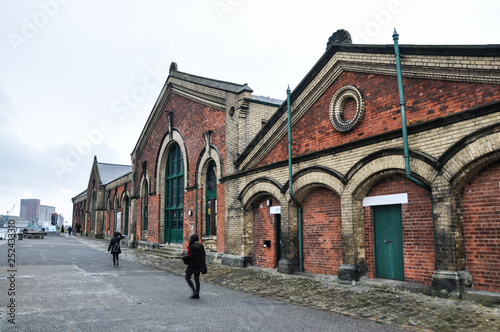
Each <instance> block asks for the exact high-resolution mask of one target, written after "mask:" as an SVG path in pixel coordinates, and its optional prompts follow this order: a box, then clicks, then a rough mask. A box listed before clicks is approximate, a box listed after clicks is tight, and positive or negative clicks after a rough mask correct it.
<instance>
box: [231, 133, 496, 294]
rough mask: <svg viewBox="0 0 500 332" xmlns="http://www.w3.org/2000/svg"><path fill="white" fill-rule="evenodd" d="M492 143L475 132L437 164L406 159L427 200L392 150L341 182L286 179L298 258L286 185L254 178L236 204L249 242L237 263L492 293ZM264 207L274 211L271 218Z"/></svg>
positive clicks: (313, 175)
mask: <svg viewBox="0 0 500 332" xmlns="http://www.w3.org/2000/svg"><path fill="white" fill-rule="evenodd" d="M486 131H489V130H488V129H486ZM464 142H467V143H466V144H464ZM499 142H500V140H499V136H498V134H497V133H496V132H492V131H489V133H488V134H486V135H485V131H484V130H482V131H480V132H477V133H475V134H473V135H469V137H466V138H464V139H463V140H462V141H461V142H459V143H457V144H456V145H454V146H453V147H451V148H450V149H449V150H447V151H446V152H445V153H444V154H443V156H442V157H441V158H440V159H438V160H435V159H433V158H431V157H429V156H426V155H424V154H422V153H412V159H411V168H412V172H413V175H414V176H415V177H417V178H418V179H420V180H421V181H423V182H424V183H426V184H428V185H429V186H430V187H431V188H432V192H428V191H427V190H425V189H423V188H421V187H419V186H417V185H415V184H414V183H413V182H411V181H409V180H408V179H406V177H405V173H404V172H405V167H404V160H403V156H402V153H400V152H399V151H398V150H395V149H390V150H384V151H378V152H376V153H374V154H372V155H370V156H367V157H366V158H364V159H363V160H362V161H360V162H358V163H357V164H355V165H354V166H353V167H352V168H351V170H350V171H349V172H347V173H346V176H342V175H341V174H340V173H339V172H336V171H335V170H332V169H328V168H325V167H320V166H313V167H307V168H304V169H302V170H301V171H299V172H297V173H295V174H294V176H293V186H294V187H293V191H294V193H295V195H294V196H295V198H296V199H297V201H298V202H299V204H300V206H301V208H302V225H301V227H302V243H301V244H302V246H303V248H302V250H301V251H302V252H301V253H300V252H299V249H300V248H299V247H300V246H299V243H298V242H299V234H298V233H299V225H298V223H299V220H298V215H297V214H298V212H297V206H296V204H294V202H293V200H292V198H291V197H290V196H289V192H288V184H287V183H283V184H281V183H279V182H278V181H276V180H274V179H273V178H271V177H261V178H258V179H255V180H253V181H251V182H250V183H248V184H247V185H246V186H245V187H244V188H243V190H241V192H240V197H239V199H240V201H241V204H242V206H243V209H244V211H245V212H244V214H245V217H244V219H245V223H244V228H245V231H246V232H247V233H248V234H250V235H251V236H250V238H251V240H250V241H248V242H247V243H246V244H245V245H246V248H245V251H246V252H245V254H246V255H249V256H252V257H253V259H254V261H255V263H256V264H257V265H260V266H264V267H276V266H278V265H279V261H280V260H281V259H297V258H299V259H300V257H299V256H301V255H303V266H304V270H305V271H306V272H313V273H324V274H338V273H339V269H340V268H341V267H342V265H346V264H352V265H361V266H363V265H365V266H366V272H367V274H368V275H369V277H371V278H377V277H378V278H389V279H395V280H404V281H406V282H410V283H420V284H430V283H431V281H432V277H433V274H434V273H435V272H436V271H454V272H456V271H465V273H467V274H468V273H470V275H471V276H472V280H473V287H475V288H478V289H486V290H495V291H500V271H497V269H498V268H497V267H498V266H500V265H499V263H500V253H499V252H498V250H497V249H498V245H499V244H500V220H499V219H498V216H499V215H500V193H499V192H500V186H499V185H500V152H499V151H500V149H499V147H500V145H499ZM459 146H460V148H459ZM405 197H406V198H405ZM367 198H372V199H368V200H367ZM384 199H385V200H386V201H385V202H384V201H383V200H384ZM387 199H389V200H388V201H387ZM268 202H271V204H268ZM373 202H375V203H373ZM268 205H270V206H280V207H281V213H280V214H279V217H278V216H277V215H276V214H271V213H270V207H269V206H268ZM381 216H383V217H381ZM393 219H394V220H395V221H390V220H393ZM381 220H389V221H381ZM391 223H394V224H395V226H394V225H392V224H391ZM393 229H395V230H393ZM388 230H390V231H388ZM391 232H392V233H391ZM278 233H280V234H278ZM393 233H394V234H393ZM386 237H387V238H386ZM393 238H397V239H398V241H396V242H398V243H395V240H391V239H393ZM266 240H267V241H271V247H270V248H269V247H265V246H264V245H263V243H264V241H266ZM279 241H281V243H279ZM273 243H274V245H273Z"/></svg>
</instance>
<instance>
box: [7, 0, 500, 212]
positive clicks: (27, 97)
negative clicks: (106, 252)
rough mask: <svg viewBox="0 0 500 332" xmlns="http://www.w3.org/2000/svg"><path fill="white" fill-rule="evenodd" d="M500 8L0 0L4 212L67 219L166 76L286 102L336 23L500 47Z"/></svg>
mask: <svg viewBox="0 0 500 332" xmlns="http://www.w3.org/2000/svg"><path fill="white" fill-rule="evenodd" d="M499 17H500V2H498V1H497V0H491V1H481V0H479V1H474V2H473V1H416V0H414V1H405V0H382V1H374V0H370V1H354V0H353V1H331V0H330V1H327V0H323V1H316V0H308V1H295V0H287V1H285V0H279V1H273V0H199V1H194V0H191V1H180V0H179V1H169V0H147V1H139V0H100V1H96V0H22V1H7V0H1V1H0V36H1V38H0V50H1V52H0V143H1V145H0V153H1V159H0V160H1V166H0V167H1V172H0V214H5V213H6V212H7V211H10V210H11V208H12V206H13V205H14V204H15V205H16V206H15V209H14V210H13V211H12V214H13V215H19V206H20V199H21V198H38V199H40V200H41V204H43V205H49V206H55V207H56V211H57V212H59V213H63V215H64V217H65V218H66V219H69V220H71V215H72V203H71V198H72V197H74V196H76V195H77V194H79V193H80V192H82V191H83V190H85V189H86V186H87V183H88V180H89V175H90V170H91V166H92V161H93V158H94V155H97V159H98V161H100V162H105V163H115V164H130V163H131V162H130V153H131V152H132V150H133V148H134V146H135V143H136V142H137V139H138V138H139V135H140V133H141V131H142V129H143V126H144V124H145V122H146V119H147V117H148V115H149V113H150V112H151V110H152V107H153V105H154V103H155V101H156V98H157V97H158V94H159V92H160V90H161V87H162V85H163V83H164V82H165V80H166V78H167V76H168V69H169V66H170V63H171V62H172V61H175V62H177V64H178V68H179V70H180V71H183V72H187V73H190V74H195V75H199V76H204V77H209V78H215V79H219V80H224V81H230V82H234V83H239V84H243V83H248V85H249V86H250V87H251V88H252V89H253V90H254V94H255V95H262V96H269V97H273V98H278V99H285V98H286V88H287V86H288V85H290V88H291V89H292V90H293V89H294V88H295V87H296V86H297V85H298V83H299V82H300V80H301V79H302V78H303V77H304V76H305V75H306V74H307V72H308V71H309V70H310V69H311V67H312V66H313V65H314V64H315V63H316V61H317V60H318V59H319V58H320V56H321V55H322V54H323V52H324V51H325V47H326V43H327V41H328V38H329V37H330V36H331V34H332V33H333V32H335V31H336V30H338V29H346V30H348V31H349V32H350V33H351V36H352V39H353V43H360V44H392V43H393V41H392V33H393V30H394V28H396V29H397V31H398V33H399V35H400V44H500V19H499Z"/></svg>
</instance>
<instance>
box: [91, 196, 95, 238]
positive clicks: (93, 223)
mask: <svg viewBox="0 0 500 332" xmlns="http://www.w3.org/2000/svg"><path fill="white" fill-rule="evenodd" d="M95 196H96V195H95V193H93V194H92V225H91V227H90V229H94V227H95V205H96V197H95Z"/></svg>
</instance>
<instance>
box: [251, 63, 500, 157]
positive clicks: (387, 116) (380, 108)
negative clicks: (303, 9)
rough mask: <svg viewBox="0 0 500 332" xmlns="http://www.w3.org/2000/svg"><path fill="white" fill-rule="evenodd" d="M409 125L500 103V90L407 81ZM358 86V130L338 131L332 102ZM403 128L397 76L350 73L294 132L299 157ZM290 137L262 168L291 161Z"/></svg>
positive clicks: (349, 108)
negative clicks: (360, 115)
mask: <svg viewBox="0 0 500 332" xmlns="http://www.w3.org/2000/svg"><path fill="white" fill-rule="evenodd" d="M403 84H404V88H405V100H406V105H407V109H406V111H407V115H406V119H407V121H408V123H409V124H410V125H411V124H416V123H418V122H423V121H428V120H432V119H436V118H439V117H443V116H446V115H449V114H453V113H457V112H460V111H464V110H467V109H469V108H471V107H474V106H478V105H483V104H486V103H489V102H492V101H497V100H500V86H498V85H488V84H479V83H462V82H448V81H446V82H445V81H442V82H440V81H431V80H424V79H410V78H408V79H404V80H403ZM345 85H353V86H356V87H357V88H358V89H359V90H360V91H361V93H362V95H363V97H364V99H365V115H364V118H363V120H362V121H361V122H360V123H359V124H358V125H357V126H356V127H354V128H353V130H351V131H349V132H346V133H341V132H338V131H336V130H335V129H334V128H333V126H332V124H331V122H330V118H329V107H330V102H331V99H332V97H333V95H334V94H335V92H336V91H337V90H338V89H339V88H341V87H343V86H345ZM352 106H353V105H352V103H351V104H349V103H347V105H346V108H345V111H346V113H345V117H346V118H347V119H349V118H350V117H352ZM397 128H401V117H400V106H399V95H398V85H397V80H396V77H391V76H383V75H374V74H364V73H352V72H347V73H343V74H341V75H340V77H339V78H338V79H337V80H336V81H335V82H334V83H333V84H332V86H331V87H329V88H328V89H327V91H326V92H325V93H324V94H323V96H321V97H320V98H319V99H318V100H317V101H316V102H315V103H314V105H313V106H311V108H310V109H309V110H308V111H307V113H306V114H305V115H304V116H303V117H302V118H301V119H300V120H299V122H298V123H296V124H295V125H294V126H293V128H292V136H293V141H294V143H297V144H295V145H294V146H293V155H294V156H297V155H302V154H306V153H311V152H315V151H320V150H323V149H326V148H329V147H332V146H337V145H341V144H345V143H348V142H350V141H355V140H359V139H361V138H366V137H370V136H374V135H378V134H382V133H385V132H389V131H392V130H395V129H397ZM287 140H288V137H287V135H285V136H284V137H283V138H282V139H281V140H280V142H279V143H278V144H277V145H276V146H275V147H274V148H273V150H272V151H271V152H270V153H269V154H268V155H267V156H266V158H264V159H263V160H262V161H261V163H260V165H261V166H262V165H267V164H270V163H273V162H276V161H280V160H283V159H286V156H287V151H288V150H287V149H288V145H287Z"/></svg>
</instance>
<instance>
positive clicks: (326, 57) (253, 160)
mask: <svg viewBox="0 0 500 332" xmlns="http://www.w3.org/2000/svg"><path fill="white" fill-rule="evenodd" d="M399 49H400V53H401V56H402V57H403V59H404V57H405V56H421V57H425V56H428V57H495V58H498V57H500V45H497V44H491V45H399ZM364 54H371V55H377V56H379V57H380V58H381V59H382V61H381V62H377V61H378V59H376V57H373V59H372V60H371V62H366V58H365V57H363V55H364ZM393 55H394V45H393V44H387V45H364V44H344V43H338V44H335V43H334V44H332V45H331V46H329V47H328V48H327V50H326V51H325V53H324V54H323V55H322V56H321V58H320V59H319V60H318V61H317V62H316V64H315V65H314V66H313V67H312V68H311V70H310V71H309V72H308V73H307V74H306V76H305V77H304V78H303V79H302V81H301V82H300V83H299V84H298V85H297V87H296V88H295V89H294V90H293V91H292V93H291V95H290V103H291V104H292V118H293V109H294V105H293V104H294V102H296V101H297V100H298V99H299V98H300V97H301V96H304V95H306V94H307V93H308V90H307V89H308V88H310V86H311V84H312V83H313V82H314V80H315V79H316V78H317V77H318V76H325V75H327V74H326V73H325V72H324V70H325V69H324V68H325V67H326V66H327V65H328V64H329V63H330V64H331V63H332V61H335V62H336V63H337V64H338V65H337V68H338V70H340V71H342V70H353V71H361V72H373V73H379V74H384V75H395V73H396V66H395V64H393V63H392V62H394V60H392V59H393ZM450 67H453V64H451V65H450ZM420 68H421V66H420V65H414V66H411V67H410V66H406V67H405V68H403V76H405V74H406V75H413V73H412V72H411V71H414V70H420ZM446 69H448V68H446ZM426 70H427V71H428V74H427V75H431V73H436V72H437V71H441V72H443V73H445V74H444V75H443V77H441V79H449V78H447V77H446V70H445V69H444V68H440V67H439V65H434V67H432V68H431V67H429V68H426ZM453 70H455V71H456V72H457V73H458V74H457V76H458V75H462V76H461V77H460V78H459V79H458V80H467V79H468V78H467V76H468V74H470V71H472V72H474V74H475V75H477V76H478V77H481V76H487V75H489V74H488V73H487V71H486V70H484V71H481V70H479V69H477V70H472V69H465V68H463V69H457V68H453ZM483 72H484V73H483ZM408 73H409V74H408ZM423 75H424V76H422V77H425V74H423ZM414 77H416V76H414ZM450 77H453V78H454V79H456V77H454V76H450ZM488 79H489V80H490V81H492V82H493V81H494V82H495V83H496V84H498V81H499V80H500V78H499V76H498V75H496V76H494V77H489V78H488ZM298 103H300V101H299V102H298ZM286 112H287V103H286V102H283V104H281V106H280V107H279V108H278V110H277V111H276V113H274V114H273V116H272V117H271V118H270V119H269V121H268V122H267V123H266V125H265V126H264V127H263V128H262V129H261V130H260V131H259V132H258V133H257V135H256V136H255V137H254V138H253V139H252V141H250V143H249V144H248V145H247V146H246V148H245V149H244V150H243V151H242V153H241V155H240V156H239V157H238V158H237V159H236V161H235V165H236V167H238V168H240V167H242V169H248V168H251V167H255V165H256V164H258V162H259V161H260V160H261V158H262V157H263V156H264V155H265V154H266V153H267V152H268V151H270V149H271V148H272V144H275V143H276V142H277V141H276V139H274V140H272V142H271V140H269V142H267V143H264V144H263V143H262V142H263V141H266V139H267V138H268V137H270V136H273V135H276V131H280V133H279V135H281V134H283V132H286V128H285V129H284V131H283V128H284V127H283V126H284V125H283V123H280V122H279V121H280V119H281V118H282V117H283V116H284V114H285V113H286ZM285 125H286V123H285ZM278 127H280V128H278ZM281 127H283V128H281ZM273 142H274V143H273ZM257 155H258V156H257Z"/></svg>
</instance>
